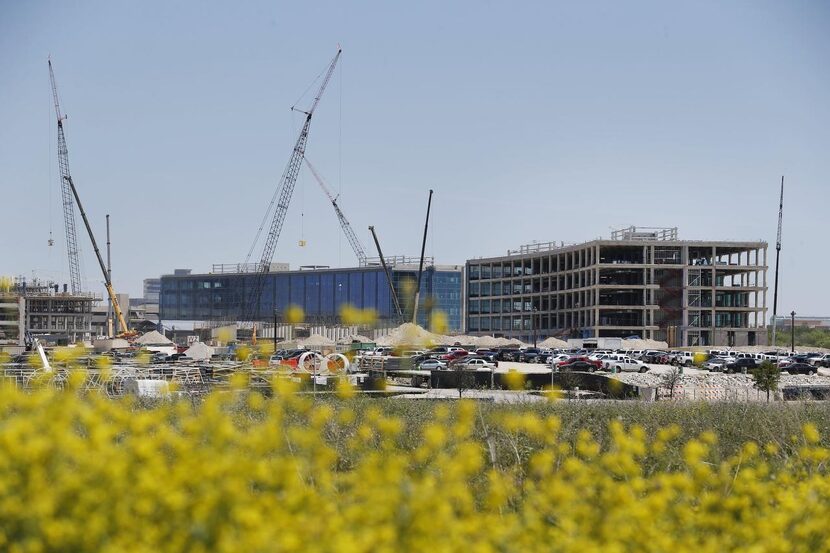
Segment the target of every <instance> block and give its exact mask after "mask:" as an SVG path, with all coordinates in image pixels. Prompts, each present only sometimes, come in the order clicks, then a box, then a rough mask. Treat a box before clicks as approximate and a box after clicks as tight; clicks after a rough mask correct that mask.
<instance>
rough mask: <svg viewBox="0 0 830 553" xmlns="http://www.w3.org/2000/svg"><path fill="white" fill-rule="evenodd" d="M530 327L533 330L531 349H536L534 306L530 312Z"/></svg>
mask: <svg viewBox="0 0 830 553" xmlns="http://www.w3.org/2000/svg"><path fill="white" fill-rule="evenodd" d="M530 326H531V327H532V330H533V347H534V348H535V347H536V306H533V307H532V308H531V311H530Z"/></svg>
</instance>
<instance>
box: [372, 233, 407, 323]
mask: <svg viewBox="0 0 830 553" xmlns="http://www.w3.org/2000/svg"><path fill="white" fill-rule="evenodd" d="M369 232H371V233H372V238H373V239H374V240H375V247H376V248H377V249H378V257H380V264H381V265H382V266H383V272H384V273H386V280H387V282H389V290H390V292H391V293H392V302H393V303H394V304H395V312H396V313H397V314H398V320H403V311H401V303H400V302H399V301H398V293H397V292H395V284H394V283H393V282H392V275H391V274H390V273H389V267H387V265H386V260H385V259H384V257H383V252H382V251H381V249H380V242H378V235H377V234H375V227H369Z"/></svg>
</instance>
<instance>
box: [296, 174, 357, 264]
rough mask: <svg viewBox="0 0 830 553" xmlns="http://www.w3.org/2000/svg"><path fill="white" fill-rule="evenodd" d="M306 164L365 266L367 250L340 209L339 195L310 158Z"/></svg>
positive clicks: (355, 252)
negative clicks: (326, 181) (333, 193)
mask: <svg viewBox="0 0 830 553" xmlns="http://www.w3.org/2000/svg"><path fill="white" fill-rule="evenodd" d="M305 164H306V165H307V166H308V169H309V170H310V171H311V174H312V175H314V179H315V180H316V181H317V184H319V185H320V188H322V189H323V192H325V193H326V196H327V197H328V199H329V201H330V202H331V206H332V207H333V208H334V212H335V213H336V214H337V219H338V220H339V221H340V227H341V228H342V229H343V234H345V235H346V239H347V240H348V241H349V245H351V247H352V250H354V254H355V255H356V256H357V262H358V264H359V265H360V266H361V267H363V266H365V265H366V252H365V250H364V249H363V245H362V244H361V243H360V240H358V239H357V235H356V234H355V233H354V230H352V226H351V225H350V224H349V220H348V219H346V216H345V215H343V211H342V210H341V209H340V206H339V205H337V198H339V196H332V193H331V191H330V190H329V188H328V186H326V183H325V182H323V178H322V177H321V176H320V175H319V173H317V170H316V169H314V166H313V165H312V164H311V162H310V161H308V158H305Z"/></svg>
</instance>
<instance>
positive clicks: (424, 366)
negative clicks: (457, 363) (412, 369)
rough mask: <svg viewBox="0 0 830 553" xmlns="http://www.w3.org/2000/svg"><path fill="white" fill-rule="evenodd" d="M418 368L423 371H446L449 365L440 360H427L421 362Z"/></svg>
mask: <svg viewBox="0 0 830 553" xmlns="http://www.w3.org/2000/svg"><path fill="white" fill-rule="evenodd" d="M418 368H419V369H420V370H422V371H435V370H441V369H446V368H447V364H446V363H444V362H443V361H441V360H440V359H425V360H423V361H421V363H420V364H419V365H418Z"/></svg>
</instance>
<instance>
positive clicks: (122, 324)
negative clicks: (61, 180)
mask: <svg viewBox="0 0 830 553" xmlns="http://www.w3.org/2000/svg"><path fill="white" fill-rule="evenodd" d="M65 180H66V182H67V183H68V184H69V188H70V189H71V190H72V195H73V196H75V201H76V202H77V203H78V211H80V212H81V218H82V219H83V221H84V225H85V226H86V231H87V233H88V234H89V239H90V241H91V242H92V249H93V250H95V257H97V258H98V265H100V266H101V272H102V273H103V274H104V286H105V287H106V289H107V295H109V298H110V301H111V302H112V310H113V311H114V312H115V316H116V318H117V319H118V325H119V327H118V328H120V329H121V333H120V334H119V336H121V337H128V336H134V335H135V334H136V333H135V332H134V331H132V330H130V327H128V326H127V321H126V320H124V313H123V312H122V311H121V305H120V304H119V303H118V297H117V296H116V295H115V289H114V288H113V287H112V281H110V277H109V272H108V271H107V266H106V265H105V264H104V259H103V258H102V257H101V250H99V249H98V243H97V242H96V241H95V235H94V234H92V227H91V226H90V224H89V219H87V217H86V212H85V211H84V206H83V205H81V197H80V196H78V190H77V189H76V188H75V183H73V182H72V177H66V178H65Z"/></svg>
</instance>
